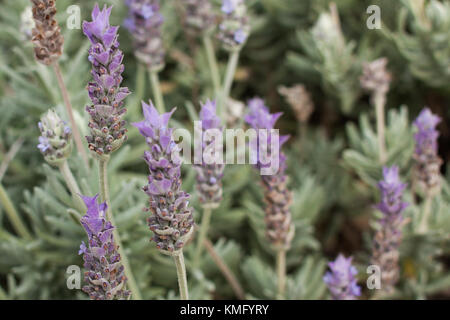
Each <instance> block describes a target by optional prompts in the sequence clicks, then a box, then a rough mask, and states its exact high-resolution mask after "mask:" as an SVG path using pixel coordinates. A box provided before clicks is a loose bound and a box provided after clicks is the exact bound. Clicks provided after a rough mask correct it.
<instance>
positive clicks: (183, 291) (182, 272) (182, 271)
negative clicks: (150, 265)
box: [173, 249, 189, 300]
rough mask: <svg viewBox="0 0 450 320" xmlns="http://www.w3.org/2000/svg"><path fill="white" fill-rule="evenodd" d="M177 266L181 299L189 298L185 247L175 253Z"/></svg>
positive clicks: (174, 257)
mask: <svg viewBox="0 0 450 320" xmlns="http://www.w3.org/2000/svg"><path fill="white" fill-rule="evenodd" d="M173 259H174V260H175V266H176V267H177V276H178V286H179V287H180V300H189V292H188V286H187V278H186V266H185V264H184V255H183V249H180V250H179V252H178V253H177V254H174V255H173Z"/></svg>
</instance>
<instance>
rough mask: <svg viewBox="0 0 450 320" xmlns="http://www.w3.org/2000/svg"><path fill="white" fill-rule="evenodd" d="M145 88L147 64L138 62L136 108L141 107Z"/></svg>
mask: <svg viewBox="0 0 450 320" xmlns="http://www.w3.org/2000/svg"><path fill="white" fill-rule="evenodd" d="M144 90H145V66H144V65H143V64H142V63H139V62H138V65H137V74H136V90H135V94H134V96H135V101H134V104H133V105H135V106H136V109H139V108H140V104H141V100H142V98H143V96H144Z"/></svg>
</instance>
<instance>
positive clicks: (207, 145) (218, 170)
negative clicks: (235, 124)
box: [195, 100, 225, 208]
mask: <svg viewBox="0 0 450 320" xmlns="http://www.w3.org/2000/svg"><path fill="white" fill-rule="evenodd" d="M200 118H201V121H202V129H203V132H202V133H201V135H202V141H203V145H202V150H203V151H204V152H205V151H207V150H208V149H209V150H211V151H212V152H215V151H219V150H214V149H213V148H214V143H215V141H214V137H215V136H208V134H207V132H211V129H215V130H216V131H217V132H218V133H220V136H222V133H223V127H222V126H221V122H220V118H219V117H218V116H217V114H216V103H215V102H212V101H210V100H208V101H207V102H206V103H205V104H203V105H202V110H201V111H200ZM220 145H222V144H220ZM207 154H208V152H207V153H206V154H205V155H207ZM204 158H205V157H204ZM205 160H206V161H205ZM195 169H196V171H197V191H198V193H199V196H200V202H201V203H202V206H203V207H210V208H217V207H218V206H219V204H220V201H221V200H222V178H223V171H224V169H225V165H224V164H222V163H220V162H219V161H216V160H215V159H214V158H211V159H203V161H202V164H201V165H196V166H195Z"/></svg>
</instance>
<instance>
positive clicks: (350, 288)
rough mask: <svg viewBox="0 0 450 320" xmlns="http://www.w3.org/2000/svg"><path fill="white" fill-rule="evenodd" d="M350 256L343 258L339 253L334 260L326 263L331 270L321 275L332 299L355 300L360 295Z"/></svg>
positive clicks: (355, 271) (356, 272)
mask: <svg viewBox="0 0 450 320" xmlns="http://www.w3.org/2000/svg"><path fill="white" fill-rule="evenodd" d="M352 260H353V258H352V257H349V258H345V257H344V256H343V255H342V254H339V256H338V257H337V259H336V260H335V261H334V262H330V263H328V266H329V267H330V269H331V271H330V272H327V273H326V274H325V276H324V277H323V281H324V282H325V284H326V285H327V286H328V289H329V290H330V293H331V297H332V298H333V299H334V300H355V299H356V297H358V296H360V295H361V287H360V286H358V283H357V281H356V278H355V276H356V275H357V274H358V271H357V270H356V268H355V267H354V266H353V265H352Z"/></svg>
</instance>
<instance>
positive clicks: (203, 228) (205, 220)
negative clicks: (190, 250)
mask: <svg viewBox="0 0 450 320" xmlns="http://www.w3.org/2000/svg"><path fill="white" fill-rule="evenodd" d="M211 213H212V210H211V208H204V209H203V217H202V223H201V225H200V231H199V234H198V242H197V247H196V248H195V256H194V267H198V266H199V265H200V258H201V256H202V251H203V245H204V241H205V239H206V238H207V235H208V229H209V225H210V223H211Z"/></svg>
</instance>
